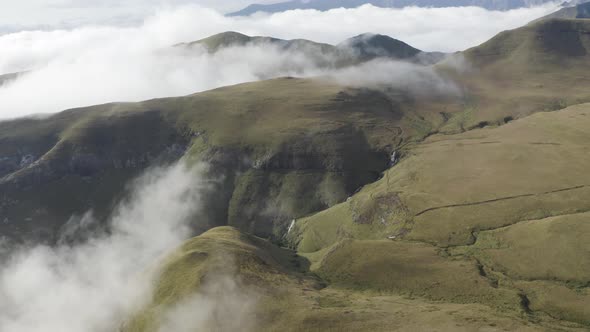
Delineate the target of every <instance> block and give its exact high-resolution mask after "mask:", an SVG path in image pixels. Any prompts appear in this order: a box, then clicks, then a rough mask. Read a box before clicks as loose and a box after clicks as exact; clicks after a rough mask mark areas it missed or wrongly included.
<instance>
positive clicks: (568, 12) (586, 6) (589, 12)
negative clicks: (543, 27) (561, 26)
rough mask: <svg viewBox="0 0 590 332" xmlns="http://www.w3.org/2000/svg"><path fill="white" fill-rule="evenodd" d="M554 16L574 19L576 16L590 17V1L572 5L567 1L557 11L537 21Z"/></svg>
mask: <svg viewBox="0 0 590 332" xmlns="http://www.w3.org/2000/svg"><path fill="white" fill-rule="evenodd" d="M552 18H563V19H568V18H569V19H574V18H590V2H585V3H581V4H578V5H573V6H572V5H571V4H570V3H566V6H565V7H564V8H562V9H560V10H558V11H557V12H555V13H552V14H549V15H547V16H545V17H542V18H540V19H538V20H537V21H541V20H546V19H552Z"/></svg>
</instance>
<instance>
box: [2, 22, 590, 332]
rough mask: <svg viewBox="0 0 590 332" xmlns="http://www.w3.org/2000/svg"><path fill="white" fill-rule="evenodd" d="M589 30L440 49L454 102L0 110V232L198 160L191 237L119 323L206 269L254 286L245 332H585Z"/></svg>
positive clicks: (197, 290) (551, 26) (185, 295)
mask: <svg viewBox="0 0 590 332" xmlns="http://www.w3.org/2000/svg"><path fill="white" fill-rule="evenodd" d="M588 31H590V23H589V22H588V21H585V20H549V21H541V22H535V23H533V24H530V25H527V26H525V27H523V28H520V29H516V30H513V31H507V32H503V33H501V34H499V35H498V36H496V37H495V38H493V39H491V40H490V41H488V42H486V43H484V44H483V45H481V46H479V47H476V48H473V49H470V50H467V51H466V52H464V53H462V54H459V55H456V56H455V57H453V58H451V59H447V61H445V62H443V63H440V64H438V65H437V66H435V67H434V69H435V70H436V71H437V72H438V73H439V74H440V75H441V76H443V77H444V78H445V79H448V80H449V82H452V83H453V84H455V85H456V86H457V87H458V88H459V90H460V91H462V93H461V94H457V95H441V94H436V93H428V92H426V93H424V92H421V93H415V91H407V90H403V89H392V88H388V87H379V88H376V87H373V88H350V87H346V86H341V85H337V84H335V83H333V82H330V81H327V80H326V79H320V78H316V79H296V78H280V79H274V80H268V81H262V82H256V83H248V84H240V85H236V86H231V87H224V88H221V89H216V90H212V91H208V92H204V93H198V94H194V95H190V96H185V97H180V98H165V99H157V100H150V101H145V102H142V103H130V104H108V105H100V106H95V107H90V108H85V109H79V110H70V111H66V112H63V113H60V114H57V115H54V116H51V117H49V118H47V119H42V120H41V119H27V120H14V121H8V122H3V123H0V172H2V173H0V176H2V178H1V180H0V190H1V193H2V194H0V217H1V218H7V219H8V222H4V223H2V224H1V226H0V231H2V232H4V233H5V234H20V233H22V231H23V229H24V230H28V229H35V230H39V229H43V230H45V229H46V230H47V232H50V231H51V230H55V229H57V228H59V226H60V224H59V222H60V220H61V221H64V220H65V218H64V217H65V216H68V215H71V214H73V213H82V212H84V211H86V210H87V209H89V208H93V209H94V210H95V211H97V213H98V214H101V213H102V214H106V213H107V212H106V211H109V204H111V203H112V201H113V200H114V199H115V198H117V197H120V196H122V195H124V194H125V189H124V185H125V183H126V182H127V181H128V180H129V179H131V178H132V177H133V176H135V175H136V174H138V173H139V172H140V171H142V170H143V169H145V168H146V167H149V166H151V165H155V164H158V163H166V162H171V161H174V160H178V159H179V158H185V159H187V160H189V161H190V162H199V161H204V162H207V163H208V164H209V165H210V166H211V167H210V170H209V175H210V176H211V178H213V179H215V181H212V182H213V183H212V184H211V187H210V189H209V190H210V192H207V193H206V195H205V197H207V200H208V201H207V202H204V204H205V205H206V206H208V207H209V208H208V209H207V211H204V212H202V215H199V216H195V220H199V221H200V223H199V227H198V228H197V229H196V231H197V232H198V233H201V232H205V231H207V232H205V233H204V234H202V235H201V236H198V237H196V238H194V239H193V240H190V241H189V242H188V243H187V244H185V245H184V246H183V247H182V248H180V249H179V250H178V251H177V252H176V253H174V254H172V255H171V256H170V257H169V258H168V259H167V260H166V261H165V262H163V263H162V266H161V267H159V268H161V273H160V278H159V280H158V281H157V282H156V291H155V293H154V295H153V298H152V299H151V300H150V301H149V302H150V303H149V304H148V305H146V307H145V308H143V310H142V311H140V312H139V313H138V314H137V315H136V316H135V317H133V318H132V319H130V321H129V322H128V323H127V324H126V326H125V327H123V330H124V331H129V332H131V331H157V330H158V327H159V326H160V325H161V324H163V323H165V319H166V318H165V317H166V313H167V312H168V311H169V310H171V309H173V308H174V307H175V306H176V305H177V304H179V303H182V302H183V301H185V300H186V299H190V298H191V296H193V295H194V294H205V295H207V294H209V293H208V292H210V288H211V287H213V286H210V285H211V284H210V283H212V282H213V280H215V279H216V276H219V275H222V276H228V277H229V278H230V279H231V280H233V282H234V283H235V284H237V285H238V286H237V289H240V290H242V291H243V292H244V294H247V295H248V296H246V297H249V295H251V294H256V296H253V297H254V298H256V301H255V304H251V305H250V306H247V307H248V310H251V311H247V312H246V314H247V316H248V317H256V319H253V320H249V321H248V324H251V325H244V326H242V327H244V328H250V329H252V330H260V329H263V330H282V331H284V330H312V331H313V330H317V331H326V330H328V331H329V330H335V331H338V330H343V329H352V330H377V331H395V330H400V331H407V330H434V329H437V330H441V331H461V330H464V331H473V330H492V331H493V330H518V331H526V330H529V331H544V330H547V331H553V330H565V331H567V330H572V331H575V330H587V329H588V327H590V321H588V317H589V312H588V308H589V307H590V305H588V304H589V303H590V293H589V285H590V265H589V263H588V260H587V258H588V257H590V252H588V250H589V247H588V243H590V238H589V237H588V234H590V230H589V229H588V222H587V220H588V217H589V215H588V212H589V211H590V175H589V173H588V165H590V154H588V144H589V143H590V131H589V130H588V128H590V104H588V103H587V102H588V101H590V90H589V87H590V70H589V69H588V66H587V64H588V63H590V34H588ZM250 40H251V39H250V37H246V36H243V35H239V34H226V35H221V36H214V37H211V38H210V39H207V40H205V41H201V42H202V43H205V44H207V45H208V47H210V48H212V49H216V48H218V47H223V46H224V45H227V44H233V43H248V42H249V41H250ZM17 147H18V148H17ZM394 152H395V155H396V157H398V158H397V159H396V160H395V165H394V166H393V167H391V166H392V163H391V156H392V154H393V153H394ZM28 156H32V157H31V158H29V157H28ZM29 161H30V162H29ZM64 197H65V198H67V199H64ZM293 220H295V222H294V225H293V227H292V228H289V226H290V224H291V222H292V221H293ZM228 225H229V226H233V227H234V228H231V227H222V228H213V227H215V226H228ZM211 228H213V229H211ZM288 229H289V231H288ZM257 236H260V238H259V237H257ZM262 238H265V239H266V240H263V239H262ZM268 239H270V240H272V241H273V242H272V243H271V242H269V241H268ZM273 243H274V244H273ZM275 244H280V245H286V246H289V247H290V248H291V249H294V250H296V251H290V250H287V249H282V248H279V247H277V246H276V245H275ZM228 262H230V263H231V264H229V263H228ZM228 267H229V268H228ZM213 285H214V283H213ZM213 288H214V289H216V288H215V287H213ZM213 294H214V295H215V294H216V293H215V292H213ZM211 317H213V318H211V319H209V320H206V321H205V322H204V323H203V324H204V325H202V328H203V329H209V330H216V329H220V328H222V327H220V325H219V324H221V322H222V320H220V319H219V317H220V316H219V314H217V313H216V314H214V315H212V316H211Z"/></svg>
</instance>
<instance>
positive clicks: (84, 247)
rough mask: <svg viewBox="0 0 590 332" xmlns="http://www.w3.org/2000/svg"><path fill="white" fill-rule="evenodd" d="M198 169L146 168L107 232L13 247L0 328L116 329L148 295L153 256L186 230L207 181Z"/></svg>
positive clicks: (3, 283) (1, 290)
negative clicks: (60, 242) (76, 241)
mask: <svg viewBox="0 0 590 332" xmlns="http://www.w3.org/2000/svg"><path fill="white" fill-rule="evenodd" d="M198 174H199V171H198V170H195V169H188V168H187V167H185V166H184V165H182V164H178V165H176V166H173V167H170V168H165V169H155V170H151V171H149V172H148V173H147V174H145V175H144V176H143V177H141V178H140V179H139V180H137V181H136V182H135V183H134V186H133V194H132V196H131V198H130V199H129V200H127V201H125V202H122V203H121V205H120V206H119V208H118V209H116V210H115V213H114V216H113V218H112V231H111V233H109V234H99V235H95V236H93V237H91V238H90V239H89V240H88V241H87V242H84V243H81V244H76V245H68V244H63V245H60V246H57V247H47V246H41V245H39V246H35V247H32V248H24V249H21V250H18V251H15V252H13V254H12V255H10V258H9V259H8V260H6V261H4V262H3V264H2V265H1V267H0V331H5V332H13V331H14V332H16V331H18V332H42V331H50V332H54V331H55V332H57V331H59V332H80V331H85V332H103V331H105V332H106V331H117V330H118V328H119V326H120V324H121V323H122V322H123V320H125V319H127V318H128V317H129V315H130V314H131V313H133V312H135V311H136V310H137V309H138V308H139V307H141V306H142V305H143V304H144V303H145V301H146V300H147V298H146V297H148V296H149V295H150V290H151V285H152V282H153V278H154V277H155V276H154V275H153V272H154V269H153V267H154V264H157V262H158V260H160V259H161V256H162V255H164V254H168V253H169V252H170V251H171V250H173V249H174V248H176V247H177V246H178V245H179V244H180V243H181V242H182V241H183V240H184V239H186V238H187V237H188V236H189V235H190V231H189V227H188V224H189V222H191V216H192V215H193V214H194V212H195V211H196V209H199V208H201V206H200V203H199V202H200V197H199V193H200V190H201V189H202V188H204V186H206V183H205V182H203V181H202V180H201V179H200V177H199V176H198ZM85 218H91V216H89V215H88V216H86V217H85Z"/></svg>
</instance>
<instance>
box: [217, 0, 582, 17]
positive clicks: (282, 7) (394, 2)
mask: <svg viewBox="0 0 590 332" xmlns="http://www.w3.org/2000/svg"><path fill="white" fill-rule="evenodd" d="M547 2H553V0H501V1H499V0H292V1H284V2H279V3H274V4H252V5H249V6H247V7H246V8H244V9H242V10H239V11H237V12H233V13H230V14H228V16H249V15H252V14H255V13H257V12H265V13H280V12H284V11H288V10H295V9H314V10H320V11H326V10H330V9H334V8H356V7H360V6H362V5H373V6H376V7H381V8H403V7H410V6H416V7H437V8H441V7H465V6H476V7H482V8H485V9H490V10H510V9H516V8H523V7H529V6H532V5H539V4H543V3H547ZM579 2H580V0H572V1H570V4H577V3H579Z"/></svg>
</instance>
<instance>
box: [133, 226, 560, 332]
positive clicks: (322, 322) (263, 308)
mask: <svg viewBox="0 0 590 332" xmlns="http://www.w3.org/2000/svg"><path fill="white" fill-rule="evenodd" d="M355 253H356V252H355ZM407 259H409V258H407ZM434 259H435V260H436V258H434ZM438 259H439V260H440V258H438ZM435 268H436V267H435ZM445 268H446V267H445ZM228 277H229V278H230V279H231V280H233V282H232V283H229V284H228V285H227V288H229V290H231V291H235V293H231V296H232V297H231V301H234V302H235V303H233V304H230V303H229V302H228V303H218V304H217V305H214V309H212V311H211V313H210V314H209V315H208V316H207V319H205V320H204V322H203V323H202V324H201V325H200V326H199V327H198V328H197V329H196V330H199V331H202V330H207V331H219V330H232V329H234V330H235V329H239V330H242V331H249V330H251V331H260V330H264V331H343V330H355V331H408V330H413V331H431V330H437V331H476V330H481V331H503V330H510V331H515V330H518V331H548V330H551V328H552V327H554V325H551V323H547V324H548V325H546V326H540V325H537V326H531V325H529V324H528V323H527V322H526V320H524V319H523V317H524V316H522V315H519V314H514V313H507V312H498V311H496V310H494V309H491V308H490V307H487V306H485V305H478V304H475V305H473V304H471V305H464V304H452V303H441V302H431V301H426V300H421V299H417V298H414V297H412V296H408V295H406V296H400V295H395V294H392V293H388V292H382V293H380V294H377V293H371V292H357V291H353V292H351V291H346V290H344V289H342V288H340V287H328V288H324V287H323V286H322V284H321V283H319V282H318V280H317V278H316V277H314V276H313V275H310V274H308V273H307V272H306V269H305V264H304V262H302V261H301V260H299V259H298V258H297V255H295V253H294V252H291V251H288V250H285V249H279V248H278V247H275V246H274V245H272V244H270V243H268V242H266V241H264V240H261V239H258V238H255V237H252V236H246V235H243V234H240V233H239V232H238V231H237V230H235V229H232V228H228V227H223V228H216V229H213V230H210V231H208V232H207V233H205V234H203V235H201V236H199V237H197V238H194V239H192V240H190V241H188V242H187V243H186V244H185V245H183V246H182V247H181V248H180V249H179V250H178V251H177V252H176V253H174V254H172V255H171V256H170V257H169V258H168V259H167V260H166V261H165V262H164V264H163V267H162V268H161V275H160V277H159V280H158V282H157V288H156V290H155V293H154V295H153V297H152V299H151V301H150V304H148V305H147V306H146V308H145V309H143V310H142V311H140V312H139V313H138V314H137V315H136V316H135V317H133V318H132V319H130V320H129V322H127V323H126V324H125V326H124V327H123V328H122V331H124V332H139V331H157V330H158V327H159V326H160V325H161V324H162V322H163V321H164V320H165V317H166V312H167V310H169V309H170V308H174V307H175V305H177V304H179V303H183V301H184V300H186V299H187V298H190V297H191V296H192V297H194V296H195V295H197V294H198V295H200V296H204V297H205V298H207V296H209V295H213V296H216V297H215V298H216V300H212V302H208V303H207V304H208V305H211V303H215V302H214V301H220V300H219V299H220V298H223V294H224V289H220V288H216V287H214V285H216V280H217V283H218V282H219V280H223V279H226V278H228ZM465 279H468V277H467V276H466V277H465ZM410 282H411V281H410ZM418 282H420V281H418ZM483 282H484V283H485V281H483ZM234 283H235V284H237V285H238V289H237V290H233V289H232V287H234V286H232V285H233V284H234ZM457 284H458V283H457ZM225 291H227V290H225ZM240 294H241V295H240ZM242 295H245V297H244V296H242ZM228 306H229V307H230V308H231V306H235V309H237V308H239V310H240V312H241V313H242V316H243V317H240V315H238V314H236V313H235V312H234V314H233V315H231V314H228V312H227V309H228ZM199 308H200V309H197V308H194V309H193V311H191V317H197V316H198V314H199V312H200V311H203V310H207V309H206V308H207V306H205V303H203V304H202V305H201V306H200V307H199Z"/></svg>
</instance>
